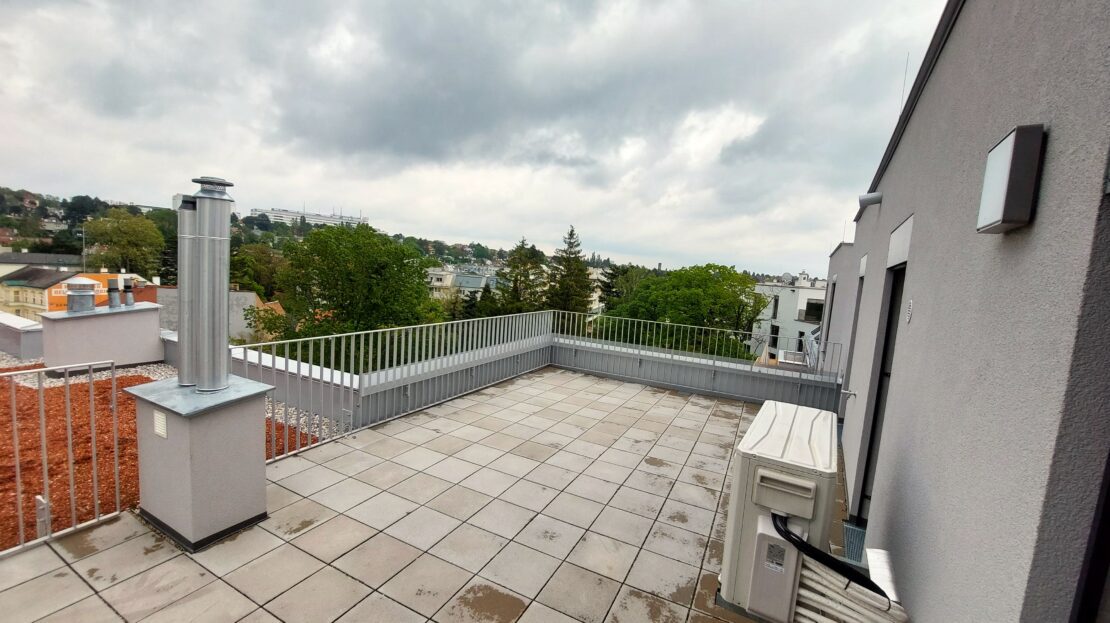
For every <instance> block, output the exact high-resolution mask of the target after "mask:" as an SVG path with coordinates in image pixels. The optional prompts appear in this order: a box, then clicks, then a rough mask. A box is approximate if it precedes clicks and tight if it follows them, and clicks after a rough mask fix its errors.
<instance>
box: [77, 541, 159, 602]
mask: <svg viewBox="0 0 1110 623" xmlns="http://www.w3.org/2000/svg"><path fill="white" fill-rule="evenodd" d="M180 554H181V552H179V551H178V550H177V548H175V547H174V546H173V543H172V542H170V540H169V539H167V538H166V537H164V536H162V535H160V534H155V533H153V532H148V533H146V534H143V535H141V536H137V537H135V538H133V539H130V540H127V541H124V542H123V543H120V544H119V545H116V546H115V547H112V548H109V549H106V550H104V551H102V552H100V553H99V554H93V555H92V556H89V557H88V558H82V559H81V560H79V561H77V562H75V563H73V569H74V570H75V571H77V573H80V574H81V576H82V577H83V578H84V579H85V581H87V582H88V583H89V584H90V585H91V586H92V587H93V588H94V589H96V590H98V591H102V590H104V589H105V588H108V587H109V586H112V585H113V584H117V583H119V582H122V581H124V580H126V579H127V578H130V577H131V576H133V575H136V574H138V573H141V572H143V571H146V570H147V569H150V568H151V567H153V566H155V565H157V564H159V563H162V562H165V561H166V560H169V559H170V558H173V557H174V556H178V555H180Z"/></svg>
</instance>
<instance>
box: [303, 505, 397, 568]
mask: <svg viewBox="0 0 1110 623" xmlns="http://www.w3.org/2000/svg"><path fill="white" fill-rule="evenodd" d="M377 532H378V531H377V530H375V529H374V528H371V527H370V526H367V525H366V524H364V523H362V522H360V521H355V520H354V519H351V518H350V517H348V516H346V515H339V516H338V517H334V518H332V519H329V520H328V521H326V522H324V523H322V524H320V525H318V526H316V527H315V528H313V529H312V530H309V531H308V532H305V533H304V534H302V535H301V536H299V537H297V538H295V539H293V540H292V541H290V543H292V544H293V545H296V546H297V547H298V548H300V549H302V550H304V551H306V552H308V553H309V554H312V555H313V556H315V557H316V558H319V559H320V560H323V561H324V562H331V561H333V560H335V559H336V558H339V557H340V556H342V555H343V554H346V553H347V552H349V551H351V550H352V549H353V548H354V547H355V546H357V545H359V544H360V543H362V542H363V541H365V540H366V539H369V538H370V537H372V536H374V535H375V534H377Z"/></svg>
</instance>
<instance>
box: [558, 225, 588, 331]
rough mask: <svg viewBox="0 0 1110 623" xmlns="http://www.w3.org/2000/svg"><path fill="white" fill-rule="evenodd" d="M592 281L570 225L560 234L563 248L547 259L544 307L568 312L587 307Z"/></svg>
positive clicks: (583, 311) (582, 311)
mask: <svg viewBox="0 0 1110 623" xmlns="http://www.w3.org/2000/svg"><path fill="white" fill-rule="evenodd" d="M593 289H594V288H593V281H592V280H591V279H590V271H589V269H588V267H587V266H586V258H585V256H584V255H583V254H582V243H581V241H580V240H579V239H578V233H577V232H575V231H574V226H573V225H572V226H571V228H570V230H569V231H567V235H566V236H563V248H561V249H558V250H556V251H555V256H554V257H553V258H552V259H551V275H550V278H549V285H548V287H547V306H548V308H550V309H561V310H563V311H569V312H579V313H585V312H587V311H589V310H590V297H591V295H592V294H593Z"/></svg>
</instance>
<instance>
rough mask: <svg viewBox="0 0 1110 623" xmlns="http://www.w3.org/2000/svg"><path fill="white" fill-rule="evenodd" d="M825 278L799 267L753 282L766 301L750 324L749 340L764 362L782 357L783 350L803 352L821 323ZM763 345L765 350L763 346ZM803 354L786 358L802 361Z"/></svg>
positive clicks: (778, 359)
mask: <svg viewBox="0 0 1110 623" xmlns="http://www.w3.org/2000/svg"><path fill="white" fill-rule="evenodd" d="M825 285H826V284H825V280H824V279H815V278H812V277H810V276H809V274H808V273H806V272H805V271H802V272H801V273H799V274H798V276H797V277H795V276H793V275H790V274H789V273H787V274H785V275H783V276H782V278H780V279H777V280H775V281H769V282H764V283H759V284H756V286H755V291H756V292H758V293H759V294H762V295H763V296H765V297H767V299H768V301H769V302H768V304H767V307H766V308H765V309H764V310H763V313H762V314H760V317H759V320H757V321H756V322H755V325H754V326H753V327H752V339H751V340H749V344H750V345H751V346H752V348H753V350H754V351H755V352H756V353H757V354H759V355H760V356H761V358H763V357H764V356H765V359H766V363H776V362H778V361H780V360H782V359H783V356H782V353H783V351H789V352H790V353H807V352H809V351H810V350H812V344H813V341H814V339H815V337H816V335H815V334H814V330H815V329H818V328H819V327H820V326H821V317H822V315H823V314H824V311H825ZM764 347H766V350H764ZM802 356H803V355H801V354H798V355H794V356H793V357H794V358H793V359H791V357H790V356H787V360H789V361H795V362H798V363H803V362H804V359H802V358H801V357H802Z"/></svg>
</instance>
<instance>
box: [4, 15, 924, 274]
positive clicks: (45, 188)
mask: <svg viewBox="0 0 1110 623" xmlns="http://www.w3.org/2000/svg"><path fill="white" fill-rule="evenodd" d="M203 5H207V6H203ZM942 5H943V2H942V0H850V1H849V0H844V1H835V0H804V1H801V0H799V1H790V0H776V1H764V0H760V1H751V2H740V1H735V0H733V1H723V2H711V1H706V0H691V1H689V2H669V1H662V0H660V1H650V2H601V3H593V2H566V3H556V2H535V3H529V2H493V1H490V0H450V1H445V2H442V3H422V2H407V1H406V2H385V1H383V2H345V1H339V2H292V1H290V2H276V1H273V0H255V1H249V2H248V1H240V0H236V1H227V0H222V1H219V2H211V3H187V4H182V3H179V2H156V1H151V0H143V1H136V2H50V1H46V0H5V1H4V2H2V3H0V70H2V71H0V135H2V136H3V148H2V149H0V185H3V186H12V187H17V188H19V187H23V188H27V189H30V190H34V191H37V192H44V193H49V194H55V195H59V196H70V195H75V194H90V195H97V196H100V197H101V198H105V199H115V200H120V201H131V202H135V203H142V204H151V205H169V201H170V197H171V196H172V195H173V194H174V193H176V192H191V191H192V190H193V189H194V185H193V184H191V183H190V182H189V180H190V179H191V178H192V177H195V176H198V175H217V176H221V177H226V178H228V179H230V180H231V181H233V182H234V183H235V184H236V186H235V188H234V189H232V195H233V196H234V197H235V198H236V200H237V202H238V205H237V209H238V210H239V211H240V212H241V213H247V212H249V210H250V208H253V207H266V208H286V209H298V210H299V209H301V208H302V206H305V207H306V208H307V210H309V211H311V212H319V213H331V212H333V211H336V212H338V211H339V210H340V209H342V211H343V213H344V214H348V215H355V214H359V213H361V214H362V215H364V216H366V217H368V218H369V219H370V222H371V224H373V225H374V226H375V227H378V228H380V229H384V230H386V231H389V232H391V233H396V232H402V233H405V234H410V235H418V236H423V237H428V238H439V239H443V240H447V241H450V242H466V241H471V240H474V241H479V242H484V243H487V244H492V245H495V246H498V245H500V246H506V247H507V246H510V245H511V244H512V243H513V242H514V241H515V240H517V239H519V238H520V237H521V236H527V237H528V239H529V240H531V241H534V242H535V243H536V244H537V245H538V246H540V247H541V248H544V249H545V250H548V251H551V250H553V249H554V248H555V247H556V246H558V244H559V241H560V237H561V236H562V234H563V233H564V232H565V231H566V228H567V226H568V225H570V224H573V225H575V227H577V228H578V230H579V232H580V235H581V237H582V240H583V245H584V247H585V249H586V250H587V251H597V252H598V253H601V254H602V255H608V256H612V257H613V258H614V259H619V260H622V261H635V262H640V263H645V264H651V265H654V264H655V263H656V262H662V263H663V264H664V266H670V267H675V266H680V265H688V264H695V263H704V262H716V263H721V264H730V265H735V266H736V267H737V268H740V269H745V268H746V269H750V270H756V271H765V272H773V273H779V272H783V271H791V272H797V271H799V270H802V269H807V270H809V271H810V273H811V274H819V275H823V274H824V273H825V272H826V270H827V265H828V254H829V252H830V251H831V250H832V248H833V247H834V246H835V245H836V244H837V243H838V242H839V241H840V240H841V238H842V232H843V231H844V226H845V223H846V222H850V221H851V218H852V216H853V215H854V213H855V211H856V209H857V205H856V197H857V195H859V194H860V193H862V192H865V191H866V190H867V186H868V184H869V183H870V181H871V177H872V176H873V174H874V172H875V168H876V166H877V164H878V162H879V158H880V157H881V155H882V151H883V149H884V148H885V146H886V143H887V140H888V139H889V136H890V133H891V130H892V129H893V127H894V123H895V121H896V119H897V116H898V112H899V102H900V98H901V97H902V90H903V74H904V69H905V64H906V58H907V54H908V55H909V77H908V79H907V81H906V90H908V89H909V85H910V84H912V82H913V78H914V76H915V74H916V72H917V68H918V66H919V65H920V62H921V58H922V56H923V54H924V51H925V48H926V46H927V45H928V40H929V37H930V36H931V34H932V31H933V29H934V27H935V26H936V21H937V19H938V18H939V15H940V11H941V9H942ZM849 231H850V230H849Z"/></svg>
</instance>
